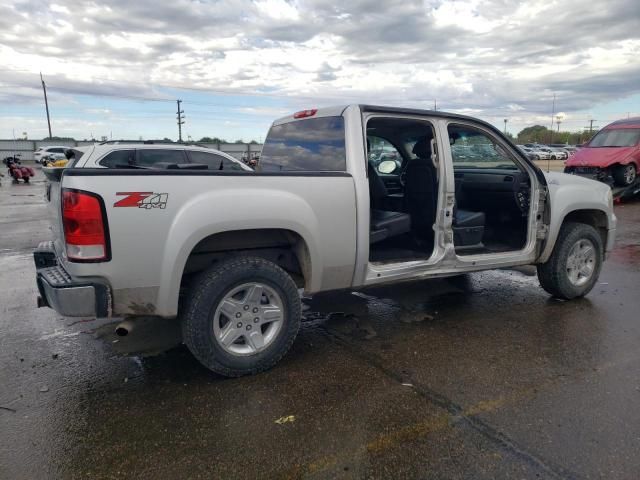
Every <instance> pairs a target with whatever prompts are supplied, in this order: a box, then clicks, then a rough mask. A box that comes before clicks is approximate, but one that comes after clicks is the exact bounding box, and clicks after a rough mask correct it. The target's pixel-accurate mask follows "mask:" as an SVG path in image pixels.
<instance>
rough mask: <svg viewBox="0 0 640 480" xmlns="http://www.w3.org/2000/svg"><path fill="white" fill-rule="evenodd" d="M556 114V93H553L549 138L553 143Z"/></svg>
mask: <svg viewBox="0 0 640 480" xmlns="http://www.w3.org/2000/svg"><path fill="white" fill-rule="evenodd" d="M555 114H556V94H555V93H554V94H553V105H552V107H551V136H550V138H549V143H553V117H554V116H555Z"/></svg>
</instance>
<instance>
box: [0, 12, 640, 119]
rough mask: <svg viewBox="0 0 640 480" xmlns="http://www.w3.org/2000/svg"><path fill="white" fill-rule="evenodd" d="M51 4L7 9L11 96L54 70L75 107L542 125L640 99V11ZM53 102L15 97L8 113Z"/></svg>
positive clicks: (5, 60)
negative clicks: (99, 99) (143, 101)
mask: <svg viewBox="0 0 640 480" xmlns="http://www.w3.org/2000/svg"><path fill="white" fill-rule="evenodd" d="M42 5H43V4H42V3H41V0H23V1H21V2H13V3H10V4H7V5H5V7H4V9H3V16H2V18H0V64H2V65H3V67H4V71H3V78H2V79H0V87H2V86H3V85H4V86H5V87H7V86H11V85H19V86H22V87H24V86H25V85H26V83H27V82H32V83H33V79H34V78H35V75H37V73H38V72H40V71H42V72H43V73H44V74H45V75H46V78H47V79H48V80H49V82H50V84H51V86H52V89H54V88H56V87H59V88H64V89H66V90H65V93H66V94H67V96H66V97H64V98H65V99H69V98H72V97H70V96H69V95H71V94H72V93H73V92H74V91H75V92H78V93H92V92H93V93H96V94H107V95H119V94H120V95H129V96H132V95H133V96H145V97H149V96H151V97H155V96H158V94H157V87H158V86H168V87H173V88H177V89H180V88H189V89H191V88H196V89H202V90H203V91H212V90H215V91H226V92H229V93H234V92H235V93H239V94H245V93H256V92H257V93H260V94H262V95H265V94H269V95H275V96H276V99H277V98H279V97H278V96H283V97H295V98H297V99H299V100H296V101H298V102H302V101H304V102H306V103H308V99H317V101H316V102H314V103H317V104H327V103H346V102H352V101H354V102H356V101H363V102H364V101H366V102H379V103H387V104H399V105H405V106H416V107H430V106H431V105H432V103H433V99H434V98H437V99H438V103H439V104H440V105H442V106H443V107H444V108H446V109H451V110H458V111H460V110H464V111H470V112H477V114H479V115H498V116H502V115H504V114H505V113H510V114H516V113H517V115H518V116H519V117H520V118H522V119H526V118H530V119H531V120H534V119H536V118H537V116H539V115H540V116H543V115H542V114H544V115H546V112H547V111H548V110H549V105H550V103H551V99H552V96H553V93H554V92H555V93H557V95H558V99H559V100H560V99H561V102H562V109H563V110H564V111H566V112H567V114H568V117H567V118H570V116H569V115H570V114H571V112H573V111H576V110H583V109H592V108H594V107H595V106H597V105H598V104H601V103H602V102H607V101H612V100H616V99H620V98H624V97H625V96H629V95H632V94H635V93H639V92H640V83H638V81H637V79H638V76H639V75H640V64H639V63H638V62H637V58H638V55H639V54H640V34H639V33H638V32H640V16H639V15H638V7H637V0H609V1H604V0H596V1H593V2H591V3H590V7H589V8H584V5H583V2H582V1H580V0H566V1H564V2H549V1H547V0H530V1H527V2H526V3H520V2H507V1H506V0H455V1H452V0H449V1H447V0H437V1H436V0H423V1H414V2H410V1H406V0H388V1H386V2H379V1H373V0H352V1H350V2H341V3H336V2H334V1H332V0H297V1H287V0H255V1H249V0H220V1H217V2H215V5H211V4H209V3H207V2H203V1H198V0H174V1H172V2H156V1H152V0H138V1H136V2H131V1H129V0H126V1H125V0H110V1H105V2H101V3H96V2H94V1H93V0H56V3H53V4H50V5H48V6H47V8H42ZM34 29H37V32H38V35H33V31H34ZM29 73H30V75H29ZM54 91H55V90H54ZM39 95H40V93H39V92H38V91H37V89H33V90H25V89H24V88H22V89H16V90H15V91H11V90H9V89H8V88H3V89H1V90H0V100H1V101H2V102H3V103H5V104H12V103H13V104H22V103H24V102H29V101H30V100H29V99H30V98H31V97H33V98H38V96H39ZM300 97H303V98H300ZM289 103H290V102H287V101H284V100H283V101H281V104H282V105H283V106H284V105H285V104H287V105H288V104H289ZM273 108H276V109H277V108H280V107H273Z"/></svg>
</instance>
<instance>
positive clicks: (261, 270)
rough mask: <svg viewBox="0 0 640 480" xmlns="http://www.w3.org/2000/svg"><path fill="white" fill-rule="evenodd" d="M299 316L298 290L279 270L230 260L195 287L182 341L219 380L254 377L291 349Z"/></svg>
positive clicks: (258, 261)
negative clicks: (217, 375)
mask: <svg viewBox="0 0 640 480" xmlns="http://www.w3.org/2000/svg"><path fill="white" fill-rule="evenodd" d="M301 311H302V310H301V304H300V295H299V294H298V289H297V287H296V284H295V283H294V282H293V280H292V279H291V277H290V276H289V274H287V272H285V271H284V270H283V269H281V268H280V267H279V266H278V265H276V264H274V263H272V262H269V261H267V260H264V259H262V258H259V257H237V258H231V259H229V260H226V261H224V262H221V263H219V264H217V265H214V266H213V267H211V268H209V269H208V270H206V271H205V272H203V273H202V274H200V276H199V278H197V280H196V281H195V282H194V284H193V287H192V288H191V290H190V291H189V294H188V297H187V302H186V305H185V308H184V311H183V318H182V334H183V340H184V343H185V344H186V345H187V347H188V348H189V350H190V351H191V352H192V353H193V355H194V356H195V357H196V358H197V359H198V360H199V361H200V362H201V363H202V364H203V365H204V366H205V367H207V368H209V369H210V370H212V371H214V372H216V373H219V374H220V375H224V376H226V377H239V376H242V375H249V374H255V373H258V372H261V371H264V370H267V369H269V368H271V367H272V366H273V365H275V364H276V363H277V362H278V361H279V360H280V359H281V358H282V357H283V356H284V355H285V354H286V353H287V351H288V350H289V348H291V345H292V344H293V341H294V340H295V338H296V335H297V333H298V329H299V327H300V316H301ZM278 312H279V313H278ZM276 317H278V319H277V320H274V319H275V318H276Z"/></svg>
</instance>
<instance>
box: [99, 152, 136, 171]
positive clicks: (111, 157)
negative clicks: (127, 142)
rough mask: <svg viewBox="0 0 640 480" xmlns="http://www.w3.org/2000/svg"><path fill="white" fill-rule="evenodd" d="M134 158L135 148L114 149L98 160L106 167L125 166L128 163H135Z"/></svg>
mask: <svg viewBox="0 0 640 480" xmlns="http://www.w3.org/2000/svg"><path fill="white" fill-rule="evenodd" d="M135 159H136V151H135V150H114V151H113V152H111V153H109V154H108V155H107V156H106V157H104V158H103V159H102V160H100V165H102V166H103V167H107V168H118V167H123V168H126V167H127V166H128V165H133V164H135Z"/></svg>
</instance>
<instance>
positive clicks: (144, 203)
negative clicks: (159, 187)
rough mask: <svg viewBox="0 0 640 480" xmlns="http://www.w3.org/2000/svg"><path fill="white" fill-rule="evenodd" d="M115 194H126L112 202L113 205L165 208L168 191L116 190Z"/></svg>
mask: <svg viewBox="0 0 640 480" xmlns="http://www.w3.org/2000/svg"><path fill="white" fill-rule="evenodd" d="M116 195H126V196H125V197H124V198H123V199H121V200H118V201H117V202H116V203H114V204H113V206H114V207H138V208H146V209H150V208H166V207H167V200H168V198H169V194H168V193H153V192H117V193H116Z"/></svg>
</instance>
